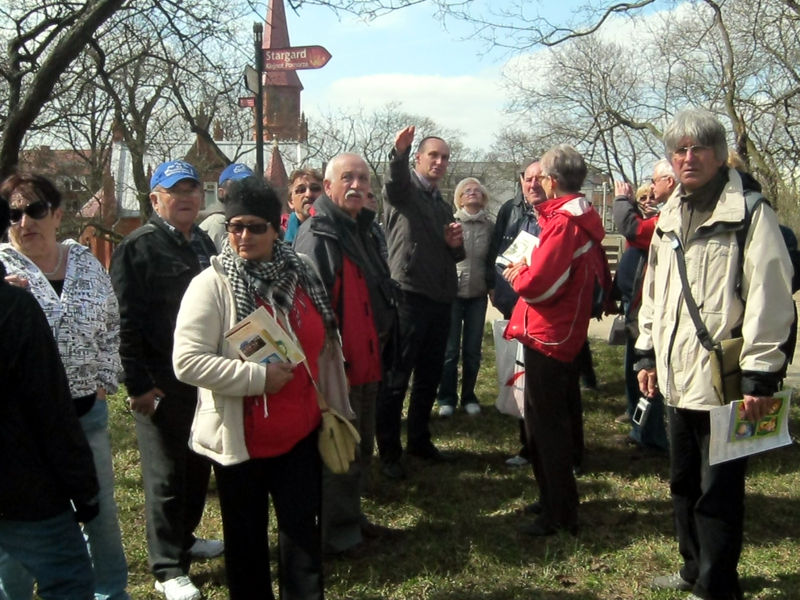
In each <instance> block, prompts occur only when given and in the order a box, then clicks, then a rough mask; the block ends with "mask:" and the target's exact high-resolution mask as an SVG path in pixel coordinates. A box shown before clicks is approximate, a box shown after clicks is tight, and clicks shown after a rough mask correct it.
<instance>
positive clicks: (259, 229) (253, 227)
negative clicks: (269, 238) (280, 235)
mask: <svg viewBox="0 0 800 600" xmlns="http://www.w3.org/2000/svg"><path fill="white" fill-rule="evenodd" d="M268 228H269V223H231V222H230V221H228V222H227V223H225V231H227V232H228V233H234V234H236V235H242V233H244V230H245V229H247V231H249V232H250V233H252V234H253V235H261V234H262V233H267V229H268Z"/></svg>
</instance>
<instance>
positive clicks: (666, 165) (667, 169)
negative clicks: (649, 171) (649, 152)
mask: <svg viewBox="0 0 800 600" xmlns="http://www.w3.org/2000/svg"><path fill="white" fill-rule="evenodd" d="M667 175H669V176H670V177H672V178H673V179H674V180H675V181H678V178H677V177H676V176H675V170H674V169H673V168H672V163H671V162H669V161H668V160H667V159H666V158H662V159H660V160H659V161H658V162H657V163H656V164H655V165H653V179H656V178H658V177H665V176H667Z"/></svg>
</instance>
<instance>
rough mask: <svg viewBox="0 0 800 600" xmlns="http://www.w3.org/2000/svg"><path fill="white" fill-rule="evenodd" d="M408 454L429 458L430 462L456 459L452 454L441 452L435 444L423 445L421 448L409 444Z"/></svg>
mask: <svg viewBox="0 0 800 600" xmlns="http://www.w3.org/2000/svg"><path fill="white" fill-rule="evenodd" d="M406 454H408V455H409V456H416V457H417V458H421V459H423V460H428V461H430V462H449V461H451V460H454V459H455V457H454V456H453V455H452V454H446V453H444V452H440V451H439V449H438V448H437V447H436V446H434V445H433V444H429V445H427V446H422V447H420V448H416V447H413V446H409V447H408V448H406Z"/></svg>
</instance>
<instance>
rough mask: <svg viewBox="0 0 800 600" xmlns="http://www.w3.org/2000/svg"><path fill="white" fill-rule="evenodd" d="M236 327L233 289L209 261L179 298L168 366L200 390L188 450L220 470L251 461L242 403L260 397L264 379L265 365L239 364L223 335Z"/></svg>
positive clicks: (217, 265) (217, 266)
mask: <svg viewBox="0 0 800 600" xmlns="http://www.w3.org/2000/svg"><path fill="white" fill-rule="evenodd" d="M235 324H236V303H235V301H234V299H233V290H232V288H231V286H230V283H229V282H228V278H227V277H226V276H225V273H224V270H223V268H222V265H221V263H220V262H219V260H218V259H217V257H213V258H212V259H211V266H210V267H209V268H207V269H206V270H205V271H203V272H202V273H200V274H199V275H198V276H197V277H195V278H194V279H193V280H192V282H191V283H190V284H189V287H188V289H187V290H186V293H185V294H184V296H183V300H182V302H181V308H180V311H178V321H177V324H176V326H175V344H174V346H173V351H172V363H173V367H174V368H175V375H176V376H177V377H178V379H179V380H181V381H183V382H185V383H188V384H190V385H194V386H197V388H198V402H197V409H196V410H195V414H194V421H193V422H192V431H191V434H190V437H189V445H190V447H191V448H192V450H194V451H195V452H197V453H198V454H201V455H203V456H207V457H208V458H210V459H212V460H214V461H216V462H217V463H219V464H221V465H233V464H236V463H240V462H244V461H245V460H247V459H249V458H250V456H249V454H248V452H247V446H246V445H245V440H244V411H243V406H244V405H243V402H242V398H243V397H244V396H257V395H259V394H262V393H263V392H264V383H265V381H266V374H267V370H266V367H265V366H264V365H263V364H260V363H254V362H245V361H242V360H240V359H239V357H238V355H237V353H236V349H235V348H234V347H233V346H232V345H231V344H229V343H227V342H225V341H224V333H225V332H226V331H228V330H229V329H230V328H231V327H233V326H234V325H235ZM211 389H213V390H215V391H213V392H212V391H211Z"/></svg>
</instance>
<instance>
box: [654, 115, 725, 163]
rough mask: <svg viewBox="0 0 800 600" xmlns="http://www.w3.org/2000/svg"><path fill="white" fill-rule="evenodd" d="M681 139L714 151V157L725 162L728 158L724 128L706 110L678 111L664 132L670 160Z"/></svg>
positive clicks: (665, 146) (665, 148) (667, 154)
mask: <svg viewBox="0 0 800 600" xmlns="http://www.w3.org/2000/svg"><path fill="white" fill-rule="evenodd" d="M683 138H690V139H691V140H693V141H694V142H695V143H696V144H700V145H702V146H709V147H710V148H713V149H714V157H715V158H716V159H717V160H721V161H723V162H724V161H725V160H727V158H728V142H727V140H726V138H727V133H726V131H725V127H724V126H723V125H722V123H720V122H719V120H718V119H717V118H716V117H715V116H714V115H712V114H711V113H710V112H708V111H707V110H704V109H702V108H687V109H684V110H682V111H680V112H679V113H678V114H677V115H675V118H674V119H673V120H672V122H671V123H670V124H669V125H667V130H666V131H665V132H664V150H665V152H666V157H667V158H668V159H669V160H672V156H673V154H674V153H675V150H677V149H678V146H679V144H680V142H681V140H682V139H683Z"/></svg>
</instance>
